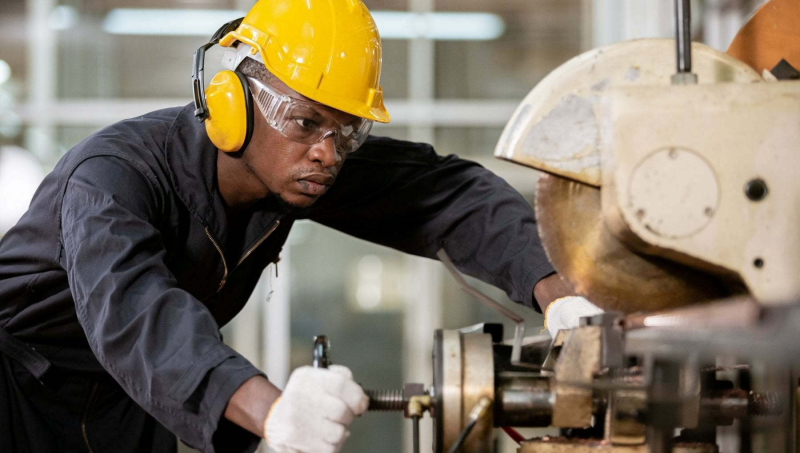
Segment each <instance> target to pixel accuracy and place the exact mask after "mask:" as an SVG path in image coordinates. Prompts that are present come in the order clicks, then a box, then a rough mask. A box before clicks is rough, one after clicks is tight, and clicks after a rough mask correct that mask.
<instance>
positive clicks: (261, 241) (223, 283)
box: [206, 220, 281, 292]
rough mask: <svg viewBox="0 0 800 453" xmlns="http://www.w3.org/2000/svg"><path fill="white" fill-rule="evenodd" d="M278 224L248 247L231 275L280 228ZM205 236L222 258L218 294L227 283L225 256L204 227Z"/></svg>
mask: <svg viewBox="0 0 800 453" xmlns="http://www.w3.org/2000/svg"><path fill="white" fill-rule="evenodd" d="M280 224H281V221H280V220H276V221H275V224H274V225H272V227H271V228H270V229H269V231H267V232H266V233H265V234H264V236H261V238H260V239H259V240H258V242H256V243H255V245H253V246H252V247H250V249H248V250H247V252H245V254H244V255H242V258H241V259H239V261H238V262H237V263H236V266H234V267H233V269H232V270H231V273H233V271H235V270H236V268H237V267H239V265H240V264H242V262H243V261H244V260H246V259H247V257H248V256H250V254H251V253H253V251H255V249H257V248H258V246H259V245H261V244H262V243H263V242H264V241H266V240H267V238H268V237H269V235H271V234H272V233H273V232H274V231H275V230H277V229H278V226H280ZM206 236H208V239H210V240H211V243H212V244H214V248H216V249H217V252H219V256H220V257H222V267H223V269H224V272H223V274H222V281H220V282H219V288H217V292H220V291H222V288H223V287H224V286H225V283H226V282H227V281H228V264H227V262H226V261H225V254H223V253H222V249H221V248H220V247H219V245H218V244H217V241H215V240H214V237H213V236H211V232H210V231H209V230H208V227H206Z"/></svg>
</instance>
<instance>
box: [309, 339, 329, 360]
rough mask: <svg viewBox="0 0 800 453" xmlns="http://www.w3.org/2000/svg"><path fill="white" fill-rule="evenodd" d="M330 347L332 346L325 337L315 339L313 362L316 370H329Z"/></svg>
mask: <svg viewBox="0 0 800 453" xmlns="http://www.w3.org/2000/svg"><path fill="white" fill-rule="evenodd" d="M330 347H331V344H330V342H329V341H328V337H326V336H325V335H317V336H316V337H314V358H313V359H312V361H311V365H312V366H313V367H314V368H328V364H329V362H328V349H330Z"/></svg>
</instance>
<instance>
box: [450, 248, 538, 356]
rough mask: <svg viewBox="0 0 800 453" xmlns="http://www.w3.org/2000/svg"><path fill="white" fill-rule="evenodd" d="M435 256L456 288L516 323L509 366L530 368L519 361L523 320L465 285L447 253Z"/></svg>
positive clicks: (523, 333)
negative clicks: (453, 281)
mask: <svg viewBox="0 0 800 453" xmlns="http://www.w3.org/2000/svg"><path fill="white" fill-rule="evenodd" d="M436 256H437V257H439V261H441V262H442V264H444V267H445V268H446V269H447V270H448V271H449V272H450V274H452V276H453V278H454V279H455V280H456V283H458V286H460V287H461V289H462V290H463V291H464V292H466V293H467V294H470V295H472V296H473V297H475V298H476V299H478V300H479V301H481V303H483V304H484V305H486V306H487V307H489V308H491V309H492V310H494V311H496V312H498V313H500V314H501V315H503V316H505V317H506V318H508V319H510V320H511V321H513V322H514V323H516V328H515V329H514V344H513V346H512V347H511V364H512V365H514V366H520V367H528V366H530V364H527V363H522V362H521V361H520V360H521V357H522V338H523V337H524V336H525V319H524V318H523V317H522V316H520V315H518V314H516V313H514V312H513V311H511V310H510V309H508V308H507V307H506V306H504V305H502V304H500V302H497V301H496V300H494V299H492V298H491V297H489V296H487V295H486V294H483V293H482V292H480V291H479V290H478V289H477V288H475V287H474V286H472V285H470V284H469V283H467V281H466V280H465V279H464V277H463V276H462V275H461V273H460V272H459V271H458V269H456V266H455V265H454V264H453V261H452V260H451V259H450V256H448V255H447V252H445V251H444V249H441V250H439V251H438V252H437V253H436Z"/></svg>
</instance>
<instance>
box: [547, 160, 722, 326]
mask: <svg viewBox="0 0 800 453" xmlns="http://www.w3.org/2000/svg"><path fill="white" fill-rule="evenodd" d="M536 218H537V219H538V222H539V235H540V236H541V239H542V243H543V244H544V246H545V251H546V252H547V256H548V258H549V259H550V261H551V262H552V263H553V266H554V267H555V268H556V269H558V272H559V275H561V277H562V278H564V279H565V280H566V281H567V282H569V283H570V284H571V285H572V287H573V288H574V289H575V291H576V292H577V293H578V294H581V295H583V296H584V297H587V298H590V299H591V301H592V302H593V303H594V304H596V305H598V306H600V307H601V308H603V309H605V310H614V311H619V312H622V313H633V312H637V311H651V310H660V309H664V308H670V307H676V306H682V305H688V304H691V303H697V302H702V301H709V300H713V299H718V298H721V297H724V296H725V295H726V292H727V290H726V289H725V287H724V286H723V285H722V283H721V282H720V281H719V279H718V278H717V277H714V276H710V275H706V274H701V273H698V272H697V271H696V270H694V269H691V268H688V267H686V266H683V265H680V264H676V263H673V262H671V261H668V260H666V259H664V258H659V257H654V256H647V255H643V254H637V253H635V252H632V251H631V250H630V248H628V247H627V246H626V245H625V244H623V243H622V242H621V241H620V240H619V239H617V238H616V237H615V236H614V235H612V234H611V232H610V231H609V230H608V229H607V228H606V226H605V225H604V223H603V219H602V215H601V200H600V189H597V188H595V187H591V186H589V185H586V184H581V183H578V182H575V181H571V180H568V179H565V178H560V177H557V176H553V175H546V174H545V175H542V176H541V177H540V178H539V182H538V185H537V195H536Z"/></svg>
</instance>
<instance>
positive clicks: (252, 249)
mask: <svg viewBox="0 0 800 453" xmlns="http://www.w3.org/2000/svg"><path fill="white" fill-rule="evenodd" d="M280 224H281V221H280V220H276V221H275V225H272V228H270V229H269V231H267V233H266V234H264V236H261V239H259V240H258V242H256V243H255V245H254V246H252V247H250V250H248V251H247V253H245V254H244V255H243V256H242V258H241V259H240V260H239V262H238V263H236V266H235V267H234V270H235V269H236V268H237V267H239V265H240V264H242V262H243V261H244V260H246V259H247V257H248V256H250V254H251V253H253V251H254V250H255V249H256V248H258V246H259V245H261V243H262V242H264V241H266V240H267V238H268V237H269V235H270V234H272V232H273V231H275V230H277V229H278V226H279V225H280Z"/></svg>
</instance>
